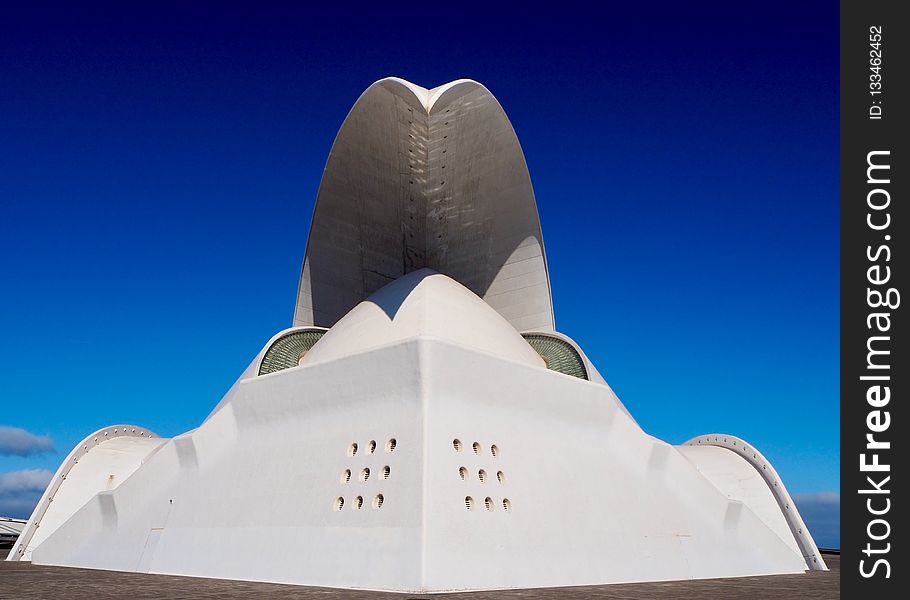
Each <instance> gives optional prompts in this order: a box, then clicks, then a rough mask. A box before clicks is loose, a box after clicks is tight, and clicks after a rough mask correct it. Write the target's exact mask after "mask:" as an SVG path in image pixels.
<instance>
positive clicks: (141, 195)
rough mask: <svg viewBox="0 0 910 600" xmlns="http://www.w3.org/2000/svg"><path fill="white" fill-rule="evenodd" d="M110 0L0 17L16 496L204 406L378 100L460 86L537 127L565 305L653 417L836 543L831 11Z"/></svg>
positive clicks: (280, 283)
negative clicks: (89, 445)
mask: <svg viewBox="0 0 910 600" xmlns="http://www.w3.org/2000/svg"><path fill="white" fill-rule="evenodd" d="M93 6H94V8H91V9H89V8H82V9H80V12H78V13H77V12H75V11H74V9H72V8H66V7H65V6H62V5H61V6H58V5H47V4H45V5H41V4H29V7H25V6H24V5H23V6H19V7H15V6H14V7H7V9H6V15H5V17H4V19H3V20H2V23H0V81H3V84H2V87H0V211H2V212H0V215H2V217H0V286H2V292H3V293H2V294H0V365H2V366H0V374H2V381H3V386H2V388H0V399H2V405H3V413H2V417H0V425H2V426H6V427H8V428H18V429H22V430H24V432H27V433H29V434H31V435H33V436H34V437H35V439H38V440H47V439H49V440H50V447H52V449H49V446H48V444H47V443H45V442H42V443H39V447H38V448H37V449H36V450H35V451H26V452H24V453H23V452H18V453H17V452H13V451H9V448H8V447H7V445H8V444H7V442H4V441H3V440H4V439H5V438H4V437H3V435H0V512H4V510H6V512H15V511H18V512H22V511H23V510H24V511H25V512H28V510H27V509H25V508H23V507H24V506H26V505H27V504H28V503H29V502H32V503H33V502H34V500H35V499H36V498H37V494H38V492H39V491H40V487H41V485H42V484H41V478H42V477H46V471H45V470H53V469H56V467H57V465H58V464H59V462H60V460H61V459H62V457H63V456H65V454H66V453H67V452H68V451H69V449H70V448H71V447H72V446H73V445H74V444H75V443H76V442H78V441H79V440H80V439H81V438H82V437H83V436H85V435H87V434H88V433H90V432H92V431H94V430H95V429H97V428H99V427H102V426H104V425H108V424H112V423H116V422H130V423H137V424H141V425H143V426H145V427H148V428H150V429H152V430H153V431H156V432H157V433H159V434H161V435H166V436H169V435H173V434H176V433H180V432H182V431H185V430H187V429H190V428H192V427H195V426H196V425H198V424H199V422H200V421H201V420H202V419H203V418H204V417H205V415H206V414H207V413H208V411H209V410H210V409H211V408H212V407H213V406H214V405H215V404H216V403H217V402H218V400H219V398H220V397H221V395H222V394H223V393H224V392H225V391H226V390H227V388H228V387H229V386H230V385H231V383H232V382H233V381H234V379H235V378H236V377H237V375H239V373H240V372H241V370H242V369H243V368H244V367H245V366H246V364H247V363H248V362H249V360H250V359H251V358H252V357H253V356H254V355H255V354H256V353H257V351H258V350H259V349H260V347H261V346H262V344H264V343H265V341H267V339H268V338H269V337H270V336H271V335H272V334H273V333H274V332H276V331H277V330H279V329H282V328H284V327H287V326H288V325H289V324H290V321H291V316H292V311H293V304H294V298H295V294H296V285H297V277H298V275H299V269H300V264H301V261H302V259H303V252H304V248H305V243H306V233H307V229H308V225H309V219H310V215H311V212H312V208H313V201H314V199H315V196H316V190H317V188H318V185H319V179H320V176H321V172H322V168H323V166H324V164H325V159H326V156H327V153H328V151H329V149H330V147H331V144H332V140H333V138H334V136H335V133H336V132H337V129H338V127H339V125H340V124H341V121H342V120H343V118H344V116H345V114H346V113H347V111H348V110H349V108H350V107H351V105H352V103H353V102H354V100H356V98H357V96H358V95H359V94H360V92H361V91H362V90H363V89H364V88H366V87H367V86H368V85H369V84H370V83H371V82H373V81H374V80H376V79H379V78H381V77H383V76H387V75H396V76H401V77H404V78H406V79H409V80H411V81H414V82H415V83H418V84H420V85H424V86H426V87H433V86H436V85H439V84H441V83H444V82H447V81H450V80H452V79H456V78H460V77H469V78H473V79H477V80H478V81H481V82H482V83H484V84H485V85H487V86H488V87H489V88H490V89H491V90H492V91H493V93H494V94H495V95H496V96H497V98H498V99H499V100H500V102H501V103H502V104H503V106H504V108H505V110H506V112H507V114H508V115H509V116H510V118H511V120H512V123H513V125H514V127H515V129H516V132H517V133H518V136H519V139H520V140H521V142H522V146H523V148H524V151H525V155H526V158H527V162H528V166H529V168H530V171H531V177H532V181H533V183H534V187H535V192H536V195H537V200H538V205H539V209H540V218H541V222H542V226H543V232H544V240H545V244H546V250H547V255H548V261H549V268H550V275H551V282H552V287H553V301H554V305H555V310H556V319H557V327H558V328H559V329H560V330H561V331H563V332H565V333H567V334H569V335H570V336H572V337H573V338H575V339H576V340H577V341H578V342H579V343H580V344H581V345H582V347H583V348H584V349H585V351H586V352H587V354H588V355H589V357H590V358H591V359H592V360H593V361H594V362H595V364H596V365H597V366H598V369H599V370H600V371H601V372H602V373H603V375H604V376H605V377H606V378H607V380H608V381H609V382H610V383H611V385H612V386H613V387H614V389H615V390H616V391H617V393H618V394H619V396H620V398H621V399H622V400H623V402H624V403H625V404H626V405H627V406H628V407H629V409H630V411H631V412H632V414H633V415H634V416H635V417H636V419H637V420H638V421H639V423H640V424H641V425H642V426H643V427H644V428H645V429H646V430H647V431H648V432H649V433H651V434H653V435H656V436H658V437H661V438H663V439H666V440H668V441H670V442H674V443H679V442H682V441H685V440H686V439H688V438H690V437H693V436H695V435H698V434H702V433H708V432H716V431H720V432H729V433H733V434H735V435H738V436H740V437H742V438H744V439H746V440H748V441H749V442H751V443H753V444H754V445H755V446H756V447H758V448H759V449H760V450H761V451H762V452H763V453H764V454H765V455H766V456H768V457H769V459H770V460H771V461H772V462H773V463H774V464H775V466H776V467H777V469H778V471H779V472H780V473H781V475H782V476H783V477H784V480H785V482H786V483H787V485H788V487H789V489H790V491H791V492H793V493H794V494H796V495H798V496H799V497H800V498H802V501H800V500H798V502H801V504H802V505H803V506H804V507H805V508H804V511H806V512H807V513H811V512H813V511H814V510H816V508H817V507H818V506H820V507H821V508H820V509H819V510H820V513H819V514H824V515H828V517H825V518H827V519H828V520H827V521H826V522H825V524H821V521H819V523H820V524H819V525H817V526H813V523H812V522H811V520H810V519H809V518H808V516H807V520H810V528H813V529H815V530H816V531H819V532H820V531H822V530H825V531H826V533H824V539H819V540H818V541H819V543H820V544H821V545H837V544H838V543H839V540H838V539H837V537H838V536H837V527H836V523H835V524H834V525H833V529H832V520H831V518H830V514H831V511H832V510H835V509H836V504H837V498H838V496H837V492H838V490H839V464H838V462H839V390H838V370H839V365H838V353H839V329H838V312H839V299H838V285H839V281H838V268H839V263H838V252H839V241H838V226H839V222H838V218H839V217H838V202H839V201H838V143H839V139H838V58H837V52H838V39H837V38H838V13H837V11H838V7H837V5H836V4H831V3H812V2H807V3H798V4H797V5H793V3H786V4H785V3H777V4H775V3H752V4H748V3H747V4H743V3H740V4H737V5H735V6H731V4H730V3H724V4H716V5H714V4H710V3H706V4H702V5H700V7H698V8H693V7H692V6H689V5H688V4H686V5H684V6H683V5H680V3H673V4H668V5H667V6H666V7H664V8H657V7H654V6H652V5H648V6H645V5H641V6H640V7H637V8H636V7H631V8H630V7H628V6H625V5H622V6H617V7H605V8H603V9H602V12H590V9H588V10H585V11H581V10H580V9H578V10H572V9H571V6H568V5H566V6H564V9H565V10H563V11H562V12H560V13H559V14H546V15H544V14H540V13H537V12H535V11H532V10H528V9H523V10H520V11H507V10H503V11H502V12H501V13H497V12H496V11H495V10H493V9H484V12H483V14H472V13H471V11H467V10H466V11H460V12H454V13H449V12H447V13H440V14H438V15H437V14H434V13H433V11H432V9H427V10H426V11H424V10H423V9H421V10H420V11H413V12H411V13H408V12H407V11H404V12H396V11H385V10H384V11H382V13H379V12H377V13H375V14H364V15H363V16H359V17H357V16H354V15H353V14H352V12H353V11H352V10H349V9H344V10H342V9H339V10H338V11H333V10H331V9H329V10H328V11H327V12H318V13H317V12H314V11H313V10H312V9H310V8H308V7H304V6H303V4H302V3H301V4H300V5H299V6H298V7H296V8H291V7H280V6H276V7H272V8H268V9H266V8H263V7H262V6H261V4H260V5H257V4H252V3H251V4H248V5H246V6H245V7H238V6H239V5H234V4H232V5H231V6H223V5H221V4H219V5H215V4H207V3H192V5H189V6H185V5H179V10H178V5H177V4H168V3H156V4H154V5H148V8H145V9H143V8H139V7H135V6H134V7H131V8H128V9H127V8H124V7H123V6H122V5H118V4H109V5H104V4H97V5H93ZM472 10H477V8H476V7H474V9H472ZM124 11H127V12H124ZM392 13H395V14H394V15H393V16H394V17H395V21H389V20H388V19H389V15H391V14H392ZM3 431H4V430H0V434H2V432H3ZM9 431H13V430H9ZM7 433H9V432H7ZM9 435H10V436H12V437H11V438H10V439H12V438H16V439H19V440H20V442H21V436H22V433H15V435H13V434H9ZM17 436H18V437H17ZM13 441H15V440H13ZM9 443H10V444H11V443H13V442H9ZM41 444H43V445H41ZM10 447H12V446H10ZM23 473H32V474H31V475H24V474H23ZM36 473H37V474H36ZM42 473H44V475H42ZM820 518H821V517H820ZM826 528H827V529H826ZM817 535H818V534H817Z"/></svg>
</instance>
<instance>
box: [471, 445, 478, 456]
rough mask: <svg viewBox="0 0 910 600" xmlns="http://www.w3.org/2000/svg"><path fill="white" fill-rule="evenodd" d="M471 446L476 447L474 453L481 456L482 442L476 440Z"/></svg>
mask: <svg viewBox="0 0 910 600" xmlns="http://www.w3.org/2000/svg"><path fill="white" fill-rule="evenodd" d="M471 447H472V448H474V454H476V455H478V456H480V442H474V443H473V444H472V445H471Z"/></svg>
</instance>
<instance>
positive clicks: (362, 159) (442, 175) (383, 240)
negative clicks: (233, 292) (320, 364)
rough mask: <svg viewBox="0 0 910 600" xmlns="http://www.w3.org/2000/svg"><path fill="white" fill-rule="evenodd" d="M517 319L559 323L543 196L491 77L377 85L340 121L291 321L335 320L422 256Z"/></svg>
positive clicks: (528, 324)
mask: <svg viewBox="0 0 910 600" xmlns="http://www.w3.org/2000/svg"><path fill="white" fill-rule="evenodd" d="M424 267H427V268H431V269H433V270H435V271H438V272H440V273H444V274H446V275H448V276H449V277H451V278H453V279H455V280H456V281H458V282H459V283H461V284H463V285H465V286H466V287H468V288H469V289H470V290H471V291H473V292H474V293H475V294H477V295H478V296H480V297H481V298H483V299H484V300H485V301H486V302H487V303H488V304H489V305H490V306H492V307H493V308H494V309H495V310H497V311H498V312H499V313H500V314H501V315H503V316H504V317H505V318H506V319H507V320H508V321H509V322H510V323H511V324H512V326H513V327H514V328H515V329H517V330H519V331H524V330H529V329H536V330H542V331H552V330H553V329H554V319H553V308H552V302H551V300H550V282H549V276H548V274H547V267H546V257H545V254H544V248H543V237H542V235H541V231H540V222H539V220H538V216H537V204H536V201H535V199H534V191H533V189H532V187H531V178H530V176H529V174H528V169H527V165H526V164H525V160H524V155H523V154H522V151H521V146H520V145H519V143H518V138H517V137H516V136H515V132H514V130H513V129H512V125H511V123H509V119H508V118H507V117H506V114H505V112H504V111H503V110H502V107H501V106H500V105H499V103H498V102H497V101H496V99H495V98H494V97H493V95H492V94H491V93H490V92H489V90H487V89H486V88H485V87H484V86H482V85H480V84H479V83H477V82H475V81H471V80H467V79H460V80H457V81H453V82H451V83H448V84H445V85H443V86H440V87H437V88H434V89H432V90H427V89H425V88H422V87H420V86H417V85H414V84H412V83H410V82H407V81H404V80H402V79H397V78H387V79H382V80H380V81H377V82H376V83H374V84H373V85H371V86H370V87H369V88H368V89H367V90H366V91H365V92H364V93H363V94H362V95H361V97H360V98H359V99H358V100H357V102H356V104H355V105H354V107H353V108H352V109H351V112H350V113H349V114H348V116H347V118H346V119H345V121H344V123H343V124H342V126H341V129H340V131H339V132H338V136H337V137H336V138H335V143H334V145H333V147H332V151H331V153H330V154H329V158H328V161H327V163H326V167H325V172H324V174H323V177H322V183H321V184H320V187H319V194H318V197H317V200H316V208H315V209H314V212H313V219H312V223H311V225H310V234H309V239H308V240H307V251H306V257H305V259H304V264H303V270H302V273H301V277H300V285H299V290H298V296H297V306H296V310H295V312H294V325H295V326H301V325H316V326H322V327H331V326H333V325H334V324H335V322H336V321H337V320H338V319H340V318H341V317H342V316H343V315H345V314H346V313H347V312H348V311H349V310H350V309H351V308H353V307H354V306H355V305H356V304H357V303H358V302H360V301H362V300H364V299H365V298H367V297H368V296H369V295H370V294H372V293H373V292H375V291H376V290H378V289H379V288H381V287H382V286H384V285H385V284H387V283H389V282H390V281H394V280H395V279H398V278H399V277H401V276H402V275H405V274H407V273H410V272H411V271H415V270H418V269H421V268H424Z"/></svg>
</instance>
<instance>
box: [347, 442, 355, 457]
mask: <svg viewBox="0 0 910 600" xmlns="http://www.w3.org/2000/svg"><path fill="white" fill-rule="evenodd" d="M355 454H357V442H354V443H353V444H351V446H350V447H349V448H348V456H354V455H355Z"/></svg>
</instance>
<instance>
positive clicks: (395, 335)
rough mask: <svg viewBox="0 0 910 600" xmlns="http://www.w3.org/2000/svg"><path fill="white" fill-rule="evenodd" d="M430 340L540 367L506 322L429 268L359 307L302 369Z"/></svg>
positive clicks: (322, 341)
mask: <svg viewBox="0 0 910 600" xmlns="http://www.w3.org/2000/svg"><path fill="white" fill-rule="evenodd" d="M418 336H422V337H433V338H438V339H444V340H447V341H450V342H454V343H456V344H458V345H461V346H466V347H469V348H473V349H476V350H481V351H483V352H487V353H490V354H493V355H496V356H498V357H500V358H506V359H509V360H514V361H517V362H522V363H525V364H529V365H535V366H540V367H543V366H545V365H544V362H543V359H541V358H540V355H538V354H537V352H535V351H534V349H533V348H531V346H530V344H528V343H527V342H526V341H525V340H524V338H523V337H521V335H520V334H519V333H518V332H517V331H515V328H514V327H512V326H511V325H510V324H509V322H508V321H506V320H505V319H504V318H503V317H502V316H501V315H499V313H497V312H496V311H495V310H493V309H492V308H491V307H490V306H489V305H487V304H486V303H485V302H483V301H482V300H481V299H480V298H478V297H477V296H476V295H475V294H474V293H473V292H471V290H469V289H467V288H466V287H464V286H463V285H461V284H459V283H458V282H456V281H454V280H453V279H451V278H449V277H446V276H445V275H441V274H439V273H436V272H434V271H432V270H430V269H421V270H419V271H414V272H412V273H410V274H408V275H406V276H404V277H402V278H400V279H398V280H397V281H395V282H393V283H390V284H389V285H387V286H385V287H383V288H382V289H380V290H379V291H377V292H375V293H374V294H372V295H371V296H370V297H369V299H367V300H365V301H363V302H361V303H360V304H358V305H357V306H356V307H354V309H353V310H351V311H350V312H349V313H348V314H347V315H345V316H344V317H343V318H342V319H341V320H340V321H338V322H337V323H336V324H335V325H334V326H333V327H332V328H331V329H329V330H328V331H327V332H326V334H325V335H324V336H323V337H322V339H320V340H319V341H318V342H316V344H315V345H314V346H313V348H312V349H311V350H310V351H309V352H307V354H306V356H305V358H304V359H303V362H302V364H311V363H314V362H317V361H325V360H332V359H336V358H341V357H343V356H350V355H352V354H357V353H359V352H363V351H365V350H369V349H371V348H377V347H380V346H385V345H387V344H391V343H393V342H397V341H401V340H405V339H409V338H414V337H418Z"/></svg>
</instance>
